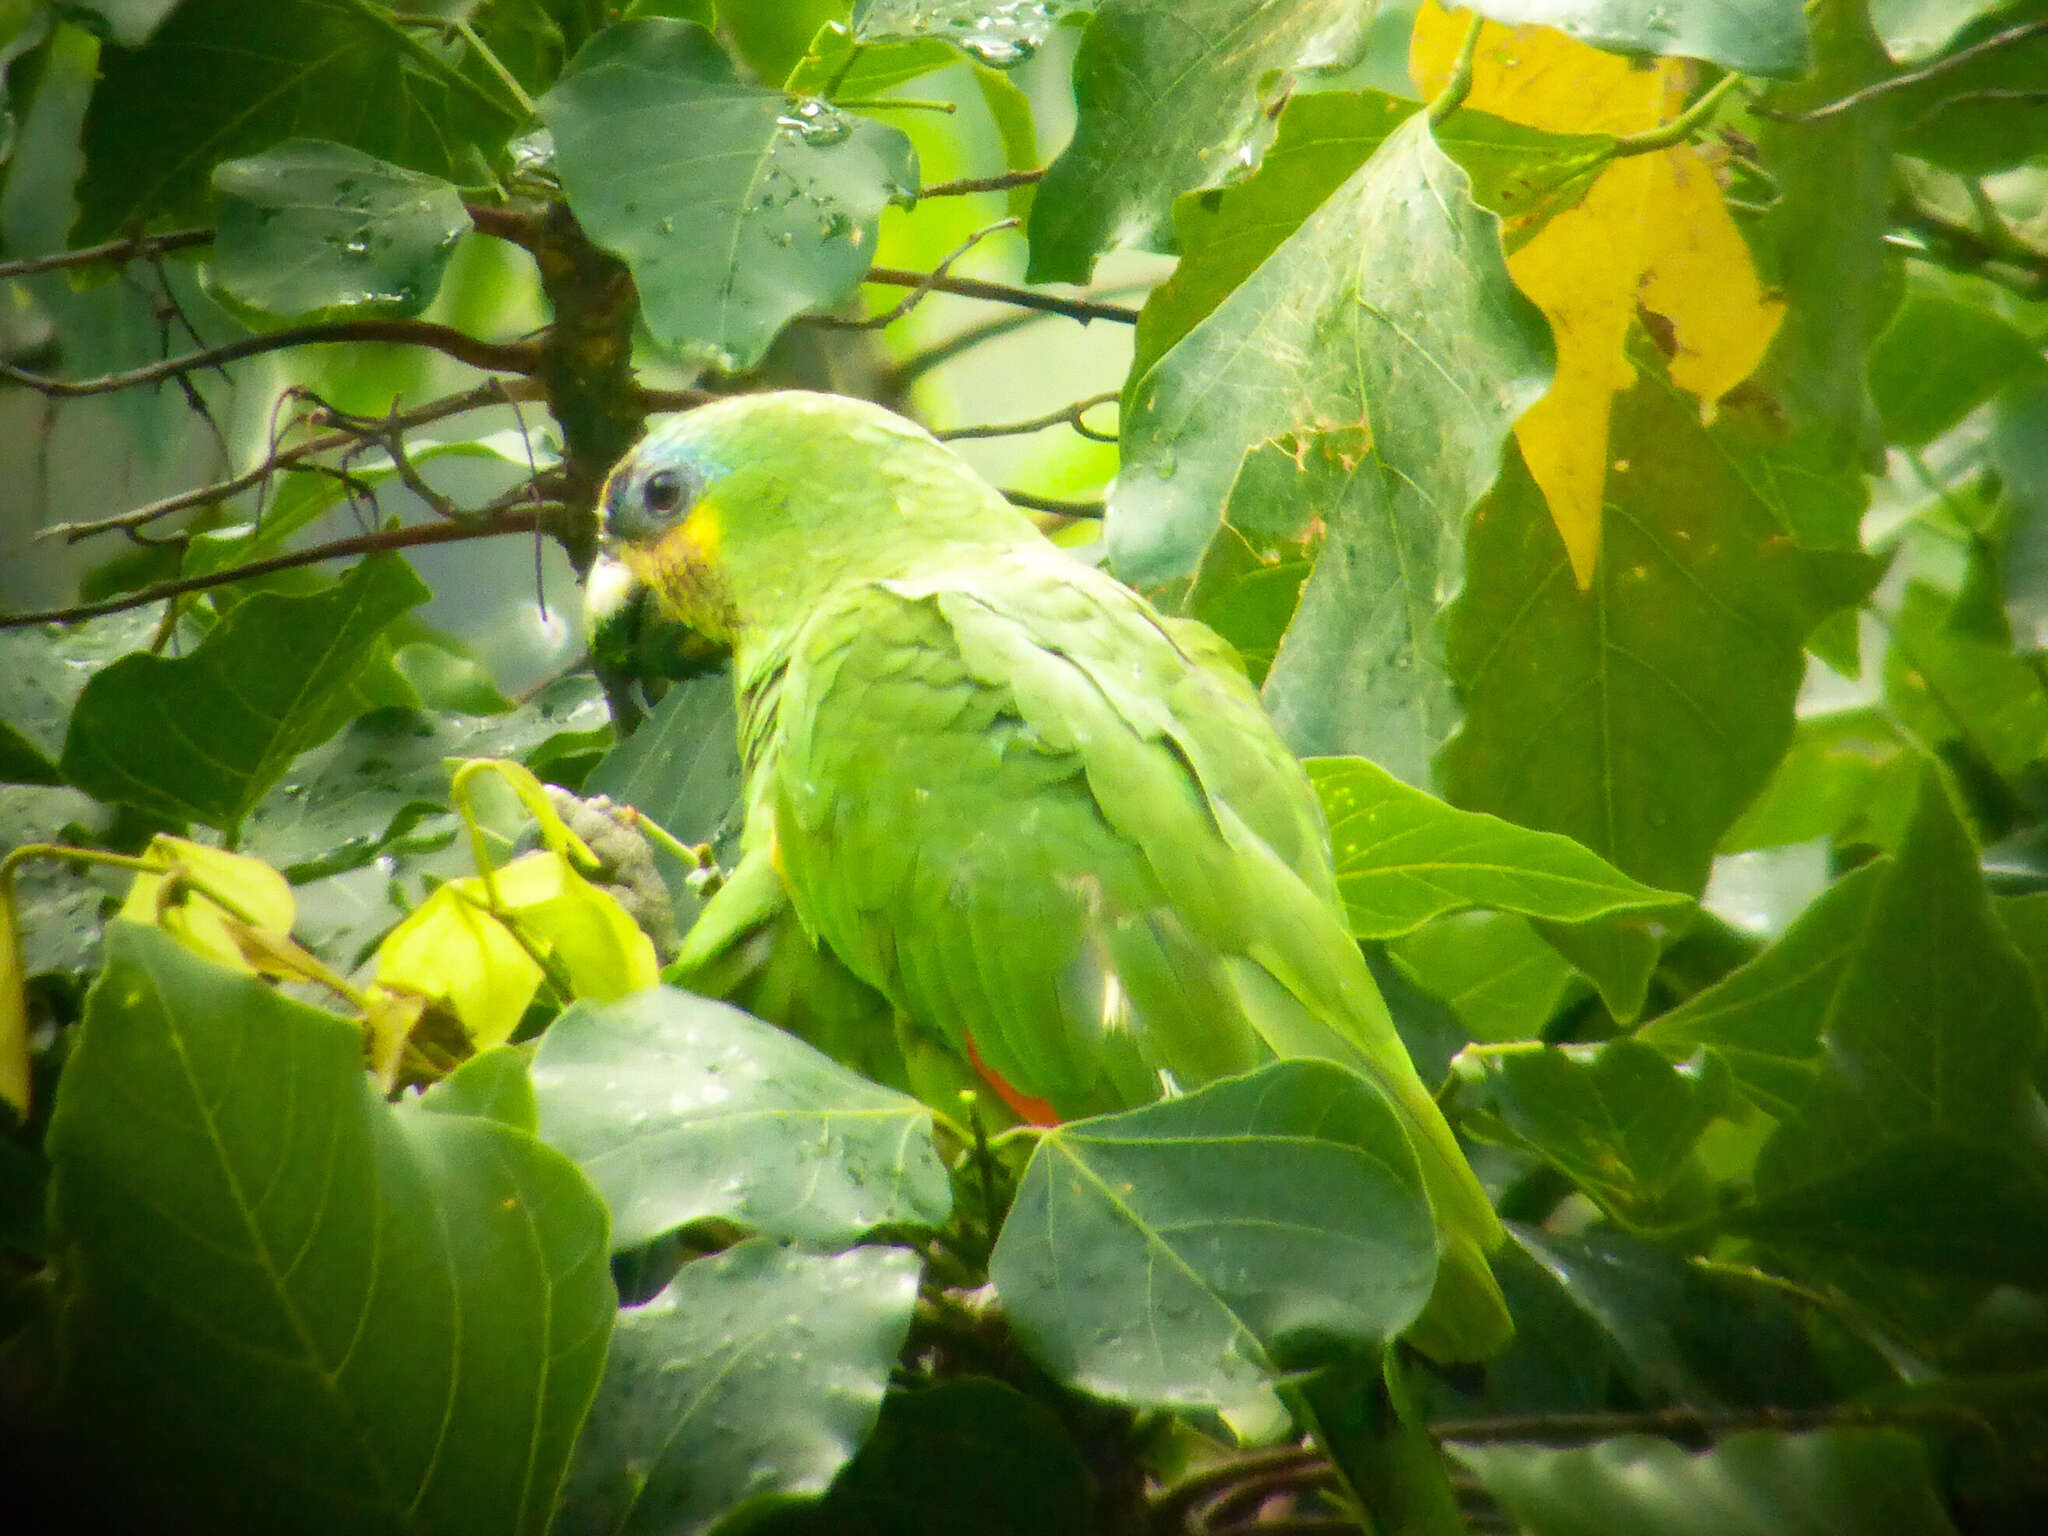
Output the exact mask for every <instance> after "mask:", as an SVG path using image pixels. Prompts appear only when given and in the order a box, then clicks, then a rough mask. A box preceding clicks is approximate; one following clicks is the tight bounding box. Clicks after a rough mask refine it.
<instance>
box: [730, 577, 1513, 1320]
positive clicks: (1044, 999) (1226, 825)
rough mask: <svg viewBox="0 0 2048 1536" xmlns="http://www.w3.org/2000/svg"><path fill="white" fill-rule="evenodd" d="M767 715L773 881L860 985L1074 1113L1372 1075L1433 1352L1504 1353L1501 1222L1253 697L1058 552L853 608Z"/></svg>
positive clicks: (838, 613)
mask: <svg viewBox="0 0 2048 1536" xmlns="http://www.w3.org/2000/svg"><path fill="white" fill-rule="evenodd" d="M778 691H779V694H780V698H779V699H778V704H779V708H778V709H777V711H776V715H777V719H778V729H777V739H776V742H775V745H774V748H773V750H772V751H771V753H770V754H769V759H768V762H767V764H766V766H767V771H768V773H769V775H770V778H771V781H772V782H771V783H770V784H769V785H768V786H767V791H766V793H767V799H768V801H769V803H771V804H772V806H773V810H774V823H775V829H776V836H777V842H778V849H777V857H778V859H779V860H780V862H781V866H782V870H783V874H784V878H785V880H786V881H787V883H788V886H789V889H790V891H791V894H792V896H793V898H794V900H795V904H796V907H797V910H798V913H799V915H800V916H802V917H803V918H804V920H805V921H806V922H807V923H808V924H810V925H811V926H812V927H813V928H814V929H815V930H816V931H817V932H818V933H819V934H820V935H821V936H822V937H823V938H824V940H825V941H826V942H827V943H828V944H829V945H830V946H831V947H832V948H833V949H834V950H835V951H837V952H838V953H839V954H840V955H841V956H842V957H843V958H844V959H845V960H846V961H847V963H848V965H849V966H850V967H852V969H854V970H855V971H856V972H857V973H859V974H861V975H862V976H863V977H864V978H865V979H866V980H868V981H869V982H870V983H871V984H873V985H875V986H877V987H879V988H880V989H881V990H882V991H884V992H885V993H887V994H888V995H889V996H891V997H892V998H893V999H894V1000H895V1001H896V1002H897V1003H898V1005H899V1006H900V1007H902V1008H904V1009H905V1010H906V1011H907V1012H908V1013H910V1014H911V1015H912V1016H913V1017H916V1018H919V1019H921V1020H924V1021H926V1022H928V1023H930V1024H931V1025H933V1026H934V1027H936V1028H938V1029H940V1030H941V1031H943V1032H944V1033H945V1034H946V1035H947V1036H948V1037H949V1038H950V1039H951V1041H952V1042H953V1044H954V1046H955V1048H956V1049H959V1050H961V1051H962V1052H963V1054H967V1053H971V1054H972V1055H974V1056H975V1057H977V1058H978V1059H979V1060H980V1061H981V1062H983V1063H985V1064H986V1066H987V1067H988V1068H989V1069H990V1070H991V1071H993V1072H994V1073H996V1074H997V1075H999V1076H1000V1077H1001V1078H1002V1079H1003V1080H1004V1081H1005V1082H1006V1083H1007V1084H1009V1085H1010V1087H1011V1088H1013V1089H1014V1090H1016V1091H1017V1092H1019V1093H1022V1094H1024V1095H1028V1096H1030V1097H1033V1098H1041V1099H1045V1100H1047V1101H1049V1102H1050V1103H1051V1105H1052V1106H1053V1107H1054V1108H1055V1109H1056V1110H1057V1111H1059V1112H1060V1113H1061V1114H1062V1115H1067V1116H1072V1115H1075V1114H1083V1113H1092V1112H1097V1111H1100V1110H1105V1109H1110V1108H1115V1107H1120V1106H1123V1105H1128V1104H1132V1103H1138V1102H1144V1101H1146V1100H1149V1099H1151V1098H1154V1097H1156V1096H1157V1095H1158V1094H1159V1093H1161V1092H1162V1091H1170V1090H1171V1089H1172V1088H1174V1087H1175V1086H1181V1087H1189V1086H1194V1085H1196V1084H1199V1083H1203V1082H1207V1081H1210V1080H1212V1079H1214V1078H1216V1077H1220V1076H1224V1075H1227V1074H1229V1073H1232V1072H1238V1071H1243V1070H1246V1069H1248V1068H1249V1067H1251V1066H1253V1065H1256V1064H1257V1063H1258V1062H1260V1061H1262V1060H1264V1059H1266V1058H1267V1057H1268V1056H1269V1055H1271V1054H1276V1053H1277V1054H1281V1055H1297V1056H1298V1055H1313V1056H1320V1057H1325V1058H1329V1059H1333V1060H1337V1061H1340V1062H1343V1063H1344V1064H1346V1065H1348V1066H1351V1067H1353V1068H1355V1069H1357V1070H1359V1071H1361V1072H1363V1073H1365V1074H1366V1075H1367V1076H1369V1077H1370V1078H1372V1079H1373V1080H1374V1081H1375V1082H1377V1083H1378V1084H1379V1085H1380V1086H1381V1088H1382V1089H1383V1090H1385V1091H1386V1093H1387V1094H1388V1097H1389V1099H1390V1100H1391V1101H1392V1102H1393V1103H1394V1104H1395V1105H1396V1107H1397V1108H1398V1110H1399V1111H1400V1113H1401V1114H1402V1116H1403V1118H1404V1119H1405V1120H1406V1121H1407V1122H1408V1123H1409V1127H1410V1132H1411V1138H1412V1140H1413V1142H1414V1144H1415V1147H1416V1151H1417V1155H1418V1157H1419V1159H1420V1160H1421V1164H1422V1167H1423V1171H1424V1177H1425V1180H1426V1182H1427V1184H1428V1187H1429V1190H1430V1194H1431V1198H1432V1203H1433V1204H1434V1205H1435V1207H1436V1210H1437V1215H1438V1219H1439V1226H1440V1228H1441V1229H1442V1231H1443V1233H1444V1243H1445V1253H1446V1261H1447V1262H1446V1266H1445V1276H1446V1280H1447V1281H1451V1280H1452V1279H1453V1273H1454V1272H1455V1274H1456V1277H1457V1280H1456V1282H1455V1283H1453V1284H1451V1285H1449V1286H1448V1287H1446V1288H1443V1291H1444V1294H1445V1296H1446V1299H1447V1302H1451V1303H1453V1304H1452V1305H1451V1307H1450V1311H1449V1312H1448V1313H1447V1314H1445V1315H1442V1316H1439V1317H1438V1318H1437V1319H1436V1321H1438V1322H1439V1323H1441V1324H1442V1326H1441V1327H1440V1328H1439V1329H1438V1330H1437V1332H1436V1335H1435V1336H1434V1337H1433V1344H1434V1347H1433V1348H1432V1352H1433V1353H1439V1354H1444V1355H1457V1356H1466V1355H1476V1354H1481V1353H1484V1352H1486V1350H1488V1349H1489V1348H1491V1347H1493V1346H1494V1345H1495V1344H1497V1343H1498V1342H1499V1339H1500V1338H1501V1337H1502V1336H1503V1334H1504V1329H1505V1326H1506V1325H1505V1313H1504V1311H1503V1310H1502V1309H1501V1307H1500V1304H1499V1295H1498V1292H1497V1290H1495V1289H1494V1288H1493V1285H1492V1280H1491V1276H1490V1274H1489V1273H1488V1272H1487V1269H1486V1265H1485V1262H1484V1260H1483V1258H1482V1257H1481V1256H1480V1250H1481V1249H1483V1248H1485V1247H1490V1246H1491V1245H1492V1244H1493V1243H1494V1242H1495V1241H1497V1240H1498V1236H1499V1226H1498V1223H1497V1222H1496V1220H1495V1218H1494V1216H1493V1212H1492V1209H1491V1207H1490V1206H1489V1205H1488V1203H1487V1201H1486V1199H1485V1195H1484V1193H1483V1191H1481V1190H1480V1188H1479V1186H1478V1184H1477V1182H1476V1180H1474V1179H1473V1177H1472V1174H1471V1171H1470V1169H1469V1168H1468V1167H1467V1165H1466V1163H1465V1161H1464V1157H1463V1154H1462V1153H1461V1152H1460V1150H1459V1148H1458V1146H1457V1143H1456V1140H1455V1138H1454V1137H1452V1135H1451V1133H1450V1129H1449V1127H1448V1126H1446V1125H1445V1124H1444V1121H1443V1118H1442V1116H1441V1114H1440V1113H1439V1112H1438V1111H1437V1108H1436V1105H1435V1103H1434V1101H1433V1100H1432V1099H1431V1098H1430V1096H1429V1093H1428V1090H1427V1089H1426V1088H1424V1087H1423V1085H1422V1083H1421V1081H1420V1080H1419V1079H1418V1078H1417V1077H1416V1075H1415V1071H1414V1068H1413V1067H1412V1065H1411V1064H1410V1063H1409V1061H1408V1058H1407V1054H1406V1052H1405V1050H1404V1049H1403V1048H1402V1046H1401V1044H1400V1041H1399V1038H1398V1036H1396V1034H1395V1033H1394V1030H1393V1027H1392V1023H1391V1021H1390V1020H1389V1019H1388V1017H1387V1013H1386V1009H1385V1006H1384V1004H1382V1003H1381V1001H1380V998H1379V995H1378V992H1377V990H1376V989H1375V988H1374V986H1373V984H1372V979H1371V975H1370V973H1369V971H1368V970H1367V969H1366V966H1365V963H1364V960H1363V958H1362V957H1361V956H1360V955H1359V953H1358V950H1357V946H1356V945H1355V944H1354V943H1353V942H1352V940H1351V938H1350V936H1349V934H1348V932H1347V931H1346V930H1345V928H1344V926H1343V923H1342V921H1341V919H1340V918H1339V916H1338V909H1337V908H1336V906H1335V903H1334V898H1333V895H1332V893H1331V891H1330V884H1331V882H1330V880H1329V878H1328V856H1327V852H1326V851H1325V845H1324V840H1323V834H1322V823H1321V817H1320V811H1319V810H1318V808H1317V807H1316V804H1315V800H1314V796H1313V792H1312V791H1311V790H1310V789H1309V788H1308V786H1307V785H1306V783H1305V781H1304V780H1303V776H1302V775H1301V772H1300V769H1299V767H1298V765H1296V764H1295V763H1294V762H1293V760H1292V759H1291V758H1290V757H1288V756H1287V754H1286V751H1285V748H1284V747H1282V746H1281V745H1280V743H1279V742H1278V740H1277V738H1275V737H1274V735H1273V732H1272V728H1271V725H1270V724H1269V723H1268V722H1267V721H1266V719H1265V717H1264V715H1263V714H1262V713H1261V712H1260V711H1259V710H1258V707H1257V704H1256V700H1255V699H1254V698H1253V697H1252V695H1251V693H1250V690H1249V688H1248V686H1247V685H1246V684H1245V683H1244V681H1243V679H1242V677H1241V676H1237V675H1236V674H1234V673H1233V672H1232V671H1231V670H1230V669H1229V668H1227V667H1225V666H1222V665H1220V664H1219V663H1218V662H1216V661H1215V660H1214V659H1213V658H1208V657H1202V656H1200V655H1195V656H1191V655H1190V654H1188V652H1187V650H1185V649H1183V648H1182V646H1181V645H1180V644H1179V643H1177V642H1176V640H1175V638H1174V636H1173V633H1172V632H1171V631H1170V630H1169V629H1168V628H1167V627H1166V626H1165V625H1164V624H1163V623H1162V622H1161V621H1160V620H1159V618H1158V617H1157V616H1156V615H1154V614H1153V613H1152V612H1151V610H1150V609H1149V608H1147V607H1146V606H1145V605H1144V604H1143V603H1142V602H1140V601H1139V600H1138V599H1136V598H1135V597H1133V596H1132V595H1131V594H1130V593H1129V592H1128V591H1127V590H1126V589H1124V588H1122V587H1120V586H1118V585H1117V584H1116V583H1114V582H1113V581H1110V580H1109V579H1108V578H1106V577H1101V576H1098V575H1096V574H1095V573H1092V572H1088V571H1086V570H1085V569H1083V568H1079V567H1076V566H1075V565H1073V564H1072V563H1070V562H1067V561H1065V560H1064V559H1063V558H1062V557H1060V556H1059V555H1057V554H1056V553H1052V552H1049V551H1048V552H1046V553H1045V554H1044V555H1042V556H1040V555H1037V554H1035V553H1021V554H1018V555H1015V556H1005V557H1003V558H1001V559H996V560H984V561H981V562H977V563H975V564H973V565H972V566H966V567H960V568H955V569H953V570H950V571H945V572H937V573H934V574H932V575H930V576H926V577H921V578H917V579H906V580H897V581H890V582H875V583H868V584H863V585H859V586H855V587H850V588H848V589H847V590H846V591H845V593H844V594H843V597H842V599H841V600H840V601H839V602H837V603H835V604H833V605H831V606H830V607H829V608H827V609H826V610H824V611H821V612H820V613H818V614H816V615H814V616H813V618H812V619H811V621H810V622H809V623H808V624H807V626H806V627H805V629H804V632H803V635H802V637H801V638H800V639H799V640H798V642H797V643H796V645H795V647H794V648H793V650H792V653H791V660H790V664H789V667H788V670H787V672H786V673H785V674H784V676H783V677H782V678H781V680H780V684H779V689H778ZM1452 1293H1455V1296H1453V1294H1452ZM1436 1310H1437V1309H1436V1308H1435V1307H1434V1306H1433V1307H1432V1312H1433V1313H1434V1312H1435V1311H1436ZM1429 1321H1430V1319H1428V1318H1426V1319H1425V1322H1429ZM1426 1347H1430V1346H1426Z"/></svg>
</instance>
